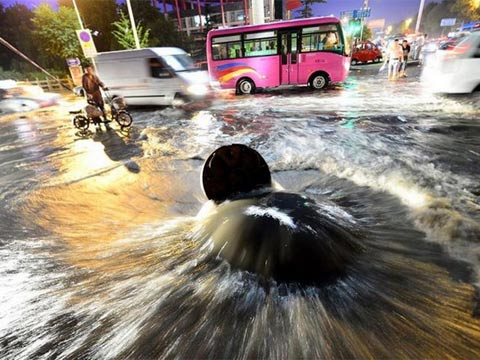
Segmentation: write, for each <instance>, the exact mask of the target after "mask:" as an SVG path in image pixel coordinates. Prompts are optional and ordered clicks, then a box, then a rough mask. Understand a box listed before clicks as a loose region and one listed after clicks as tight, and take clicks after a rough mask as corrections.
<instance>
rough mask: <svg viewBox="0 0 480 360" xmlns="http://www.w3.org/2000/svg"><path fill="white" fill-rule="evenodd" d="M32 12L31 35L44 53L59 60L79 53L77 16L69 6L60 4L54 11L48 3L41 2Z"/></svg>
mask: <svg viewBox="0 0 480 360" xmlns="http://www.w3.org/2000/svg"><path fill="white" fill-rule="evenodd" d="M34 14H35V15H34V17H33V19H32V23H33V25H34V26H35V30H34V31H33V35H34V36H35V38H36V39H37V41H38V44H41V46H42V49H43V51H44V52H45V53H47V54H48V55H49V56H51V57H52V58H53V59H60V60H61V61H64V60H65V59H66V58H69V57H77V56H79V55H80V53H81V49H80V44H79V42H78V39H77V35H76V33H75V30H76V28H77V18H76V15H75V12H74V11H73V10H72V9H71V8H67V7H64V6H61V7H60V8H59V9H58V11H54V10H53V9H52V8H51V7H50V5H47V4H41V5H39V6H37V7H36V8H35V10H34Z"/></svg>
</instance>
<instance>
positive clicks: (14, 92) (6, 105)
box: [0, 80, 61, 115]
mask: <svg viewBox="0 0 480 360" xmlns="http://www.w3.org/2000/svg"><path fill="white" fill-rule="evenodd" d="M60 100H61V97H60V95H59V94H56V93H48V92H44V91H43V89H42V88H41V87H38V86H26V85H23V86H20V85H17V83H16V82H15V81H14V80H2V81H0V115H3V114H9V113H16V112H27V111H33V110H37V109H39V108H43V107H46V106H52V105H56V104H58V102H59V101H60Z"/></svg>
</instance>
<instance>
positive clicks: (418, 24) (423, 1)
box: [415, 0, 476, 34]
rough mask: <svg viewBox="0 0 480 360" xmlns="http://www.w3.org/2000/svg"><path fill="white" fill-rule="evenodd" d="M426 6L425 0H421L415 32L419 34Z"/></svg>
mask: <svg viewBox="0 0 480 360" xmlns="http://www.w3.org/2000/svg"><path fill="white" fill-rule="evenodd" d="M475 1H476V0H475ZM424 6H425V0H420V7H419V8H418V16H417V24H416V25H415V34H418V32H419V30H420V21H421V20H422V13H423V8H424Z"/></svg>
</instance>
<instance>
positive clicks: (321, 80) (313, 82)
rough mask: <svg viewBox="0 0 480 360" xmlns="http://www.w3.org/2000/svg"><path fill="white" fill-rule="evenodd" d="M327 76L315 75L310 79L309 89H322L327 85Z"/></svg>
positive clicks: (322, 74)
mask: <svg viewBox="0 0 480 360" xmlns="http://www.w3.org/2000/svg"><path fill="white" fill-rule="evenodd" d="M328 81H329V80H328V75H327V74H325V73H317V74H315V75H314V76H313V77H312V78H311V79H310V87H311V88H312V89H313V90H320V89H323V88H324V87H325V86H327V85H328Z"/></svg>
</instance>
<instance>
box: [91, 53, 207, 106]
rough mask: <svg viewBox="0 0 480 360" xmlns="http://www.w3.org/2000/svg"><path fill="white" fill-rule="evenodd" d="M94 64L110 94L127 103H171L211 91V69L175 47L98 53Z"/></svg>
mask: <svg viewBox="0 0 480 360" xmlns="http://www.w3.org/2000/svg"><path fill="white" fill-rule="evenodd" d="M95 65H96V70H97V74H98V76H99V77H100V80H102V82H103V83H104V84H105V86H107V87H108V88H109V90H110V93H111V95H119V96H123V97H124V98H125V101H126V103H127V104H128V105H172V104H174V101H175V100H177V99H179V100H180V101H182V100H185V99H197V98H203V97H205V96H207V94H208V93H209V77H208V72H207V71H204V70H200V69H198V68H197V67H196V66H195V65H194V63H193V61H192V58H191V57H190V56H189V55H188V54H187V53H186V52H185V51H184V50H182V49H179V48H174V47H157V48H144V49H136V50H121V51H110V52H104V53H98V54H97V56H96V57H95Z"/></svg>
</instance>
